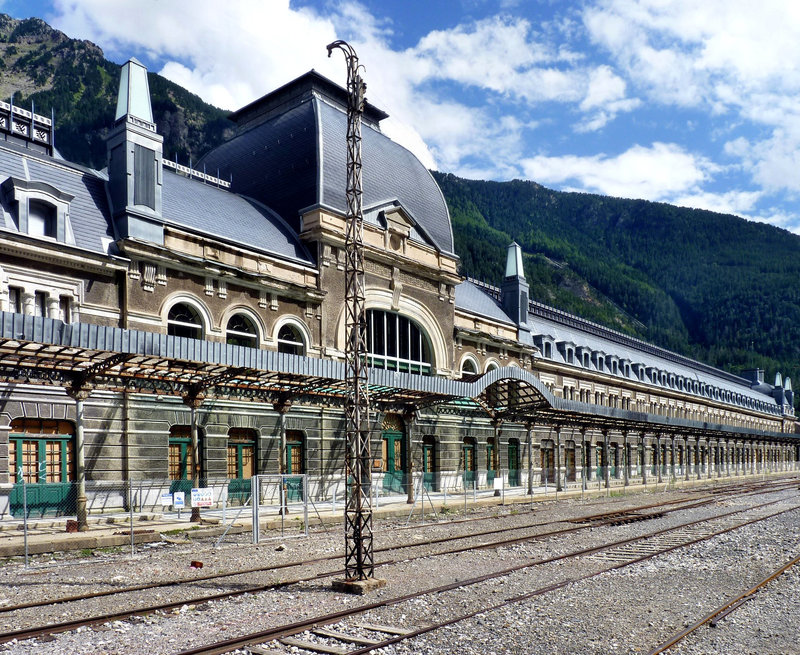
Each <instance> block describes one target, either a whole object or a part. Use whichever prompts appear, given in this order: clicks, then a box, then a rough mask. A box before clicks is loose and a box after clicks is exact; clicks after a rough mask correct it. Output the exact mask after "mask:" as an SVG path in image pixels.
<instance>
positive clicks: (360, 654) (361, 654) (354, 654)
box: [179, 505, 800, 655]
mask: <svg viewBox="0 0 800 655" xmlns="http://www.w3.org/2000/svg"><path fill="white" fill-rule="evenodd" d="M797 509H800V505H796V506H795V507H792V508H789V509H786V510H782V511H780V512H775V513H773V514H770V515H768V516H763V517H761V518H757V519H753V520H751V521H747V522H745V523H741V524H739V525H735V526H730V527H727V528H724V529H723V530H719V531H717V532H714V533H712V534H709V535H705V536H702V537H697V538H695V539H692V540H690V541H686V542H684V543H682V544H676V545H673V546H668V547H666V548H663V549H661V550H658V551H656V552H653V553H648V554H647V555H642V556H641V557H637V558H635V559H632V560H630V561H627V562H622V563H619V564H614V565H613V566H610V567H608V568H606V569H603V570H602V571H597V572H595V573H589V574H586V575H583V576H579V577H576V578H572V579H569V580H562V581H561V582H557V583H554V584H552V585H548V586H546V587H541V588H539V589H535V590H534V591H530V592H528V593H525V594H521V595H519V596H514V597H513V598H508V599H506V600H504V601H502V602H500V603H496V604H494V605H492V606H490V607H484V608H480V609H478V610H474V611H472V612H469V613H467V614H463V615H460V616H457V617H453V618H450V619H447V620H446V621H442V622H440V623H438V624H435V625H428V626H425V627H423V628H419V629H417V630H414V631H413V632H409V633H407V634H404V635H398V636H395V637H392V638H390V639H386V640H384V641H382V642H379V643H377V644H373V645H370V646H366V647H364V648H360V649H358V650H353V651H348V654H347V655H365V654H366V653H371V652H372V651H374V650H377V649H379V648H385V647H387V646H390V645H392V644H396V643H398V642H400V641H405V640H407V639H411V638H413V637H417V636H419V635H422V634H425V633H428V632H432V631H434V630H438V629H439V628H443V627H445V626H448V625H453V624H455V623H459V622H461V621H465V620H467V619H470V618H472V617H474V616H477V615H478V614H483V613H485V612H491V611H494V610H497V609H502V608H503V607H507V606H509V605H513V604H515V603H519V602H522V601H525V600H529V599H531V598H535V597H536V596H542V595H544V594H547V593H550V592H553V591H556V590H558V589H563V588H564V587H567V586H568V585H570V584H574V583H577V582H583V581H585V580H590V579H591V578H596V577H598V576H600V575H602V574H604V573H608V572H609V571H615V570H619V569H622V568H626V567H628V566H632V565H633V564H638V563H640V562H644V561H646V560H649V559H652V558H654V557H658V556H659V555H664V554H665V553H669V552H672V551H674V550H678V549H680V548H685V547H687V546H691V545H693V544H696V543H700V542H702V541H707V540H709V539H713V538H714V537H718V536H720V535H723V534H725V533H727V532H732V531H733V530H738V529H739V528H743V527H745V526H747V525H752V524H754V523H759V522H760V521H765V520H767V519H770V518H773V517H775V516H779V515H780V514H785V513H787V512H791V511H794V510H797ZM712 520H713V519H712ZM798 561H800V557H797V558H795V559H794V560H792V562H790V563H789V565H787V566H786V567H785V568H789V566H791V565H794V564H795V563H797V562H798ZM785 568H784V569H783V570H785ZM783 570H781V571H780V572H778V573H775V574H773V575H772V576H770V577H769V578H768V579H766V580H764V581H762V582H761V583H759V585H758V586H763V585H764V584H766V583H767V582H769V581H771V580H772V579H774V578H775V577H777V576H778V575H780V573H783ZM755 589H756V588H755V587H754V588H753V589H752V590H750V593H752V592H753V591H754V590H755ZM734 602H735V601H734ZM726 607H727V605H726ZM723 609H724V608H723ZM710 618H713V617H710ZM698 627H699V626H698ZM687 634H688V632H687ZM683 636H685V635H683ZM681 638H683V637H681ZM676 641H678V640H676ZM670 645H671V644H670ZM222 652H225V651H222ZM661 652H662V651H660V650H655V651H652V652H651V653H648V655H657V654H658V653H661ZM201 654H202V655H212V652H211V651H209V652H208V653H204V652H203V651H200V652H198V653H197V654H196V655H201ZM179 655H189V653H188V652H185V651H184V652H181V653H179ZM192 655H195V654H194V653H193V654H192ZM216 655H221V654H220V653H217V654H216Z"/></svg>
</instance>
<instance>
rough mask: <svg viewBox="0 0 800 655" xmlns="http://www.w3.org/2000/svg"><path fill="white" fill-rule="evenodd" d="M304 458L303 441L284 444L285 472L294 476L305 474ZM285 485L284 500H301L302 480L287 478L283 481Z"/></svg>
mask: <svg viewBox="0 0 800 655" xmlns="http://www.w3.org/2000/svg"><path fill="white" fill-rule="evenodd" d="M304 460H305V458H304V456H303V441H302V440H295V441H287V442H286V471H287V472H288V473H292V474H294V475H301V474H302V473H304V472H305V461H304ZM284 484H285V485H286V499H287V500H289V501H294V500H302V499H303V478H297V477H288V478H285V479H284Z"/></svg>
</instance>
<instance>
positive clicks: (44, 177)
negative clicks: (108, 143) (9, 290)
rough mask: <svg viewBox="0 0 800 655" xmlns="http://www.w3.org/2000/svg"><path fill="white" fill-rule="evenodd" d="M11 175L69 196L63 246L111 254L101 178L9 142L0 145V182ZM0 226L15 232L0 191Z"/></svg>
mask: <svg viewBox="0 0 800 655" xmlns="http://www.w3.org/2000/svg"><path fill="white" fill-rule="evenodd" d="M9 177H14V178H17V179H20V180H24V181H26V182H44V183H45V184H48V185H50V186H52V187H55V188H56V189H57V190H58V191H61V192H63V193H67V194H69V195H71V196H73V199H72V200H71V201H70V203H69V225H68V228H67V231H68V233H67V238H66V242H65V243H66V245H70V246H75V247H77V248H80V249H82V250H87V251H90V252H94V253H97V254H114V253H115V252H116V249H115V248H114V247H113V245H112V244H113V242H114V240H115V239H114V231H113V228H112V224H111V214H110V211H109V207H108V199H107V197H106V189H105V177H104V176H103V175H102V174H100V173H98V172H97V171H93V170H90V169H87V168H83V167H82V166H78V165H75V164H71V163H69V162H65V161H63V160H60V159H56V158H54V157H49V156H48V155H45V154H42V153H38V152H35V151H32V150H28V149H27V148H24V147H20V146H17V145H15V144H13V143H3V144H2V147H0V182H3V181H5V180H6V179H7V178H9ZM1 196H2V197H0V204H1V205H2V212H3V215H2V216H0V228H4V229H5V230H8V231H9V232H17V233H18V232H19V227H18V225H17V222H16V218H15V216H16V211H15V208H14V207H13V206H12V202H11V199H10V198H8V197H7V196H6V194H1Z"/></svg>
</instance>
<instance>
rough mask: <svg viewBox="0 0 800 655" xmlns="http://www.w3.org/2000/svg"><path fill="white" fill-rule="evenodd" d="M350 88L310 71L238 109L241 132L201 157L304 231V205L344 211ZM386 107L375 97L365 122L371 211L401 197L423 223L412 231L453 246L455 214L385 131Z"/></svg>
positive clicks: (448, 249)
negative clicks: (346, 101) (346, 103)
mask: <svg viewBox="0 0 800 655" xmlns="http://www.w3.org/2000/svg"><path fill="white" fill-rule="evenodd" d="M344 94H345V90H344V89H342V88H341V87H338V86H337V85H335V84H333V83H332V82H331V81H330V80H327V79H325V78H324V77H322V76H321V75H319V74H317V73H314V72H313V71H312V72H311V73H307V74H306V75H304V76H302V77H300V78H298V79H296V80H294V81H293V82H290V83H289V84H287V85H286V86H284V87H282V88H281V89H278V90H277V91H274V92H273V93H271V94H268V95H266V96H264V97H263V98H261V99H260V100H258V101H256V102H254V103H252V104H251V105H249V106H248V107H246V108H244V109H242V110H240V111H239V112H236V113H235V114H232V115H231V118H232V119H234V120H237V121H238V123H239V129H240V132H239V134H238V135H237V136H235V137H234V138H233V139H231V140H230V141H227V142H226V143H223V144H222V145H220V146H218V147H217V148H215V149H214V150H212V151H211V152H210V153H208V154H207V155H206V156H205V157H203V158H202V159H201V160H200V162H199V165H205V167H206V169H207V170H208V171H217V170H218V171H219V175H220V177H222V178H223V179H225V180H227V179H231V180H232V181H231V188H232V189H233V190H235V191H236V192H238V193H242V194H244V195H247V196H251V197H253V198H257V199H258V200H260V201H262V202H263V203H264V204H266V205H268V206H270V207H272V208H273V209H275V210H276V211H277V212H278V213H279V214H281V215H282V216H283V217H284V218H285V219H286V220H287V221H288V223H289V224H290V225H291V226H292V227H293V228H294V229H295V230H297V231H299V230H300V224H299V222H300V216H299V212H301V211H304V210H306V209H309V208H312V207H323V208H328V209H332V210H334V211H338V212H341V213H345V212H346V210H347V203H346V198H345V186H346V185H345V182H346V163H347V152H346V141H345V136H346V133H347V116H346V113H345V109H344V102H343V100H344V97H345V96H344ZM385 116H386V114H384V113H382V112H380V111H379V110H376V109H375V108H374V107H371V106H370V105H368V106H367V111H366V112H365V120H364V122H363V124H362V130H361V134H362V160H363V188H364V196H363V205H364V209H365V213H368V212H369V209H370V208H372V207H375V206H378V205H382V204H386V203H389V202H393V201H396V202H397V203H399V204H400V205H401V206H402V207H403V209H404V210H405V211H406V212H407V213H408V214H409V216H411V218H413V219H414V221H415V222H416V223H417V226H416V232H415V234H414V235H413V236H416V237H417V238H419V239H421V240H422V241H425V242H428V243H429V244H430V245H432V246H434V247H435V248H437V249H438V250H440V251H442V252H446V253H453V232H452V227H451V225H450V214H449V212H448V209H447V204H446V202H445V200H444V196H443V195H442V192H441V190H440V189H439V186H438V185H437V184H436V182H435V181H434V179H433V177H432V176H431V174H430V172H429V171H428V170H427V169H426V168H425V167H424V166H423V165H422V163H421V162H420V161H419V160H418V159H417V158H416V157H415V156H414V155H413V154H412V153H411V152H409V151H408V150H406V149H405V148H404V147H403V146H401V145H399V144H397V143H395V142H393V141H392V140H391V139H389V138H388V137H387V136H385V135H384V134H383V133H382V132H381V131H380V128H379V126H378V121H379V120H380V119H381V118H383V117H385Z"/></svg>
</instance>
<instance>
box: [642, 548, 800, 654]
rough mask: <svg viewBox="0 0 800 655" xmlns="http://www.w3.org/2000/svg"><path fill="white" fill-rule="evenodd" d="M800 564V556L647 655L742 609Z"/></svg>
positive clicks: (667, 648) (667, 647)
mask: <svg viewBox="0 0 800 655" xmlns="http://www.w3.org/2000/svg"><path fill="white" fill-rule="evenodd" d="M799 562H800V555H798V556H797V557H795V558H794V559H792V560H790V561H788V562H787V563H786V564H784V565H783V566H781V567H780V568H779V569H778V570H777V571H774V572H773V573H770V574H769V575H768V576H767V577H766V578H764V579H763V580H761V582H759V583H757V584H755V585H754V586H752V587H750V589H748V590H747V591H745V592H743V593H741V594H739V595H738V596H736V597H735V598H731V599H730V600H728V601H726V602H725V603H723V604H722V605H720V606H719V607H717V608H716V609H715V610H713V611H711V612H710V613H708V614H706V615H705V616H704V617H703V618H702V619H700V620H699V621H697V622H696V623H693V624H692V625H690V626H689V627H687V628H686V629H684V630H681V631H680V632H678V633H676V634H674V635H673V636H672V637H670V638H669V639H667V640H666V641H664V642H662V643H661V644H659V645H658V646H656V647H655V648H654V649H653V650H651V651H649V652H648V654H647V655H659V653H663V652H664V651H666V650H669V649H670V648H672V647H673V646H674V645H675V644H677V643H678V642H679V641H682V640H683V639H684V638H685V637H687V636H689V635H690V634H692V633H693V632H696V631H697V630H699V629H700V628H701V627H703V626H704V625H705V624H706V623H712V624H713V622H714V620H715V619H718V618H722V617H723V616H727V615H728V614H730V613H731V612H732V611H734V610H736V609H738V608H739V607H741V606H742V605H743V604H744V603H745V602H746V601H748V600H750V599H751V598H752V596H753V595H754V594H755V593H756V592H757V591H758V590H759V589H761V588H762V587H764V586H766V585H768V584H769V583H770V582H772V581H773V580H775V578H777V577H779V576H781V575H783V573H785V572H786V571H788V570H789V569H790V568H792V567H793V566H795V565H797V564H798V563H799Z"/></svg>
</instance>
